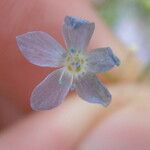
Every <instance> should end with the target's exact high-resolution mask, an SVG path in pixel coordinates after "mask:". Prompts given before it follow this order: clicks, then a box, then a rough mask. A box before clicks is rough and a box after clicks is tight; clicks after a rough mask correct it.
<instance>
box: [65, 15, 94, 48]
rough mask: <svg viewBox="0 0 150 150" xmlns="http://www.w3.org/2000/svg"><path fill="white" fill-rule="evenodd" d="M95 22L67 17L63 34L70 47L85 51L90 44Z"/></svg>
mask: <svg viewBox="0 0 150 150" xmlns="http://www.w3.org/2000/svg"><path fill="white" fill-rule="evenodd" d="M94 28H95V24H94V23H90V22H88V21H87V20H83V19H80V18H77V17H69V16H67V17H65V20H64V25H63V36H64V39H65V42H66V46H67V48H68V49H72V48H73V49H76V50H78V51H83V50H85V48H86V47H87V46H88V43H89V41H90V39H91V36H92V34H93V32H94Z"/></svg>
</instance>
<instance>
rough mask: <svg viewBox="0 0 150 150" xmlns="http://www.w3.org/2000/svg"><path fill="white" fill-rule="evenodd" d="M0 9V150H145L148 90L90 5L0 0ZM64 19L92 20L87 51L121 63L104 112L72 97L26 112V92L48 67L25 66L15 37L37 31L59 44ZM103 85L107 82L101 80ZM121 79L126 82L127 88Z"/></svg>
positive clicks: (148, 127) (67, 1)
mask: <svg viewBox="0 0 150 150" xmlns="http://www.w3.org/2000/svg"><path fill="white" fill-rule="evenodd" d="M69 6H70V7H69ZM0 8H1V10H0V41H1V42H0V57H1V59H0V69H1V71H0V83H1V84H0V111H1V114H0V119H1V120H0V121H1V124H0V126H1V129H3V130H1V132H0V147H1V149H3V150H9V149H11V150H20V149H21V150H25V149H26V146H27V145H28V150H33V149H36V150H41V149H44V150H49V149H52V150H55V149H56V150H70V149H79V150H91V149H94V150H99V149H104V150H110V149H115V150H120V149H122V150H124V149H136V150H141V149H142V150H143V149H144V150H148V148H149V147H150V142H149V139H150V133H149V132H148V131H150V120H149V114H150V103H149V101H148V100H149V98H150V96H149V94H147V93H149V86H145V85H139V84H137V83H136V82H135V80H136V77H137V75H138V73H139V70H138V68H140V67H135V66H139V64H138V61H137V60H136V59H135V58H133V57H132V59H131V60H130V58H129V52H128V50H127V49H126V48H125V47H124V46H123V45H122V44H121V43H120V42H119V41H118V39H117V38H115V36H114V35H113V34H112V33H111V31H110V29H109V28H108V27H107V26H106V25H105V23H104V22H103V21H102V20H101V19H99V18H98V17H97V16H96V14H95V12H94V10H93V8H92V7H91V5H90V2H88V1H86V0H76V1H71V0H65V1H63V3H62V2H60V1H54V0H42V1H40V0H37V1H35V0H27V1H23V0H9V1H8V0H1V1H0ZM58 10H59V11H58ZM66 15H74V16H80V17H83V18H86V19H88V20H91V21H93V22H95V24H96V29H95V32H94V35H93V37H92V41H91V43H90V46H89V47H90V48H96V47H105V46H110V47H112V48H113V49H114V51H115V53H116V54H117V55H118V56H119V58H120V59H121V60H122V61H123V62H124V63H123V64H122V66H121V67H120V68H116V69H114V70H113V71H112V72H111V74H112V75H114V76H116V77H118V78H119V80H120V84H119V83H118V84H117V85H109V89H110V91H111V93H112V95H113V101H112V103H111V105H110V106H109V107H108V108H103V107H102V106H99V105H94V104H89V103H86V102H84V101H83V100H81V99H80V98H79V97H78V96H77V95H74V94H72V95H70V96H68V97H67V98H66V100H65V102H64V103H63V104H62V105H60V106H59V107H57V108H55V109H53V110H50V111H43V112H31V109H30V107H29V101H28V99H29V96H30V93H31V92H32V89H33V88H34V86H35V85H37V83H39V81H41V80H42V79H43V78H44V77H45V76H46V75H47V74H48V73H49V72H51V71H52V69H49V68H41V67H37V66H34V65H32V64H30V63H28V62H27V61H26V60H25V59H24V57H23V56H22V55H21V53H20V52H19V49H18V47H17V45H16V41H15V37H16V35H19V34H22V33H25V32H27V31H34V30H41V31H45V32H48V33H50V34H51V35H52V36H53V37H55V39H57V40H58V41H59V42H60V43H61V44H63V39H62V36H61V32H60V30H61V25H62V22H63V19H64V16H66ZM63 45H64V44H63ZM127 58H128V61H127V62H126V59H127ZM129 65H130V67H129ZM127 66H128V67H127ZM129 68H131V69H129ZM128 72H129V73H128ZM103 81H107V82H110V80H108V79H106V78H104V77H103ZM122 81H126V83H127V82H128V81H130V84H125V83H122ZM131 91H132V92H131ZM8 93H9V94H8ZM134 93H136V95H135V94H134ZM123 94H124V95H123ZM17 119H18V121H16V120H17ZM6 126H7V128H4V127H6Z"/></svg>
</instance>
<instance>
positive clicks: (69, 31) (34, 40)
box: [16, 16, 120, 110]
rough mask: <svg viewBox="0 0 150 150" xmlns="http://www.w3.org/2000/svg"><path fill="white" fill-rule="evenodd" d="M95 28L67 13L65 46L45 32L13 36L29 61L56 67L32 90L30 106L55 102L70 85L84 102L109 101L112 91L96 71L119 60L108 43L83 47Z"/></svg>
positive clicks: (48, 106)
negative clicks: (90, 48) (89, 49)
mask: <svg viewBox="0 0 150 150" xmlns="http://www.w3.org/2000/svg"><path fill="white" fill-rule="evenodd" d="M94 28H95V24H94V23H91V22H89V21H87V20H84V19H81V18H77V17H71V16H66V17H65V19H64V25H63V29H62V31H63V32H62V33H63V37H64V40H65V43H66V47H67V50H65V49H64V48H63V47H62V46H61V45H60V44H59V43H58V42H57V41H56V40H55V39H53V38H52V37H51V36H50V35H49V34H47V33H45V32H41V31H34V32H28V33H25V34H23V35H19V36H17V37H16V39H17V44H18V46H19V48H20V50H21V52H22V54H23V55H24V56H25V58H26V59H27V60H28V61H29V62H31V63H32V64H35V65H38V66H42V67H59V69H57V70H55V71H53V72H52V73H50V74H49V75H48V76H47V77H46V78H45V79H44V80H43V81H42V82H41V83H40V84H39V85H37V86H36V87H35V89H34V90H33V92H32V95H31V98H30V102H31V107H32V109H33V110H47V109H51V108H54V107H56V106H58V105H59V104H61V103H62V101H63V100H64V98H65V96H66V95H67V94H68V92H69V90H70V89H72V90H75V91H76V92H77V94H78V95H79V97H81V98H82V99H84V100H85V101H87V102H90V103H100V104H102V105H103V106H107V105H108V104H109V103H110V101H111V94H110V93H109V91H108V90H107V89H106V87H104V85H103V84H102V83H101V82H100V81H99V80H98V78H97V77H96V75H95V74H96V73H98V72H105V71H108V70H110V69H111V68H113V67H114V66H118V65H119V64H120V61H119V59H118V58H117V57H116V56H115V55H114V54H113V52H112V50H111V48H109V47H106V48H97V49H94V50H92V51H91V52H87V51H85V49H86V47H87V45H88V43H89V41H90V39H91V36H92V34H93V32H94Z"/></svg>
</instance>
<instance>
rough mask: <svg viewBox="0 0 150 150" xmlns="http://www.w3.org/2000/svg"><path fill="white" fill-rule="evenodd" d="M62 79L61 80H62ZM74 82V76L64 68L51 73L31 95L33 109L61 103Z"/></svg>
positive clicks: (50, 106) (45, 108)
mask: <svg viewBox="0 0 150 150" xmlns="http://www.w3.org/2000/svg"><path fill="white" fill-rule="evenodd" d="M60 81H61V82H60ZM71 84H72V77H71V76H70V75H69V74H67V73H66V72H64V68H61V69H58V70H56V71H54V72H52V73H50V74H49V75H48V76H47V77H46V78H45V79H44V80H43V81H42V82H41V83H40V84H39V85H37V86H36V87H35V89H34V90H33V92H32V95H31V99H30V102H31V107H32V109H33V110H48V109H51V108H53V107H56V106H58V105H59V104H61V102H62V101H63V99H64V98H65V96H66V95H67V93H68V91H69V89H70V87H71Z"/></svg>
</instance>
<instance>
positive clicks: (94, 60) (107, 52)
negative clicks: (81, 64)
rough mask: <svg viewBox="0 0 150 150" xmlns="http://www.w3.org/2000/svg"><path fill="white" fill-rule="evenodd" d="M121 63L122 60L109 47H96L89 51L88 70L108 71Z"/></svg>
mask: <svg viewBox="0 0 150 150" xmlns="http://www.w3.org/2000/svg"><path fill="white" fill-rule="evenodd" d="M119 64H120V60H119V59H118V58H117V56H115V55H114V54H113V52H112V50H111V48H109V47H106V48H98V49H95V50H93V51H91V52H90V53H89V55H88V58H87V67H88V70H89V71H91V72H94V73H97V72H105V71H108V70H110V69H111V68H113V67H114V66H119Z"/></svg>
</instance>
